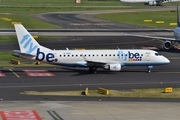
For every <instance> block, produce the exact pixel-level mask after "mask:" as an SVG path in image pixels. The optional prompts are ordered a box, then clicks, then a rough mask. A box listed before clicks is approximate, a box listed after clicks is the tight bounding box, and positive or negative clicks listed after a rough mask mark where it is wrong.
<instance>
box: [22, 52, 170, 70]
mask: <svg viewBox="0 0 180 120" xmlns="http://www.w3.org/2000/svg"><path fill="white" fill-rule="evenodd" d="M22 57H23V56H22ZM25 58H29V59H33V60H37V61H42V62H47V63H51V64H59V65H67V66H80V67H88V66H91V64H90V63H89V62H87V61H93V62H96V63H98V62H99V63H105V64H120V65H121V66H154V65H162V64H168V63H169V62H170V61H169V60H168V59H167V58H165V57H164V56H162V55H159V54H158V53H157V52H156V51H153V50H133V49H132V50H120V49H119V50H55V51H41V50H40V49H39V50H37V54H36V57H25ZM87 63H88V64H87ZM97 66H98V64H97ZM99 67H102V66H99Z"/></svg>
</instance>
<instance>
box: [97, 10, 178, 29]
mask: <svg viewBox="0 0 180 120" xmlns="http://www.w3.org/2000/svg"><path fill="white" fill-rule="evenodd" d="M176 14H177V13H176V12H174V11H156V12H129V13H110V14H98V15H95V17H97V18H100V19H105V20H110V21H115V22H121V23H127V24H132V25H138V26H145V27H150V28H175V27H176V26H170V23H176V22H177V15H176ZM144 20H152V22H144ZM156 21H164V23H163V24H157V23H156Z"/></svg>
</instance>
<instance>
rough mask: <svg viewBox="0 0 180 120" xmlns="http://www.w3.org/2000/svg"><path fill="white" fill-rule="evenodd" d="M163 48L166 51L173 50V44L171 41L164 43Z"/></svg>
mask: <svg viewBox="0 0 180 120" xmlns="http://www.w3.org/2000/svg"><path fill="white" fill-rule="evenodd" d="M163 48H164V49H166V50H169V49H171V48H172V43H171V41H168V40H166V41H164V42H163Z"/></svg>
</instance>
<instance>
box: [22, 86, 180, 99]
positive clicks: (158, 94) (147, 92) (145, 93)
mask: <svg viewBox="0 0 180 120" xmlns="http://www.w3.org/2000/svg"><path fill="white" fill-rule="evenodd" d="M82 92H83V90H78V91H47V92H38V91H25V92H21V93H20V94H26V95H51V96H52V95H54V96H82ZM87 96H91V97H93V96H96V97H135V98H180V88H173V92H172V93H164V89H163V88H150V89H133V90H132V91H125V92H124V91H118V90H109V95H103V94H99V93H98V91H97V90H89V93H88V95H87Z"/></svg>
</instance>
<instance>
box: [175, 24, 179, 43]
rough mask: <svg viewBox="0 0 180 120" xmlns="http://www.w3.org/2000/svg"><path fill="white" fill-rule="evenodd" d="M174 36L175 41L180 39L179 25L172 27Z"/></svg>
mask: <svg viewBox="0 0 180 120" xmlns="http://www.w3.org/2000/svg"><path fill="white" fill-rule="evenodd" d="M174 37H175V39H176V41H177V42H178V41H180V27H176V28H175V29H174Z"/></svg>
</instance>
